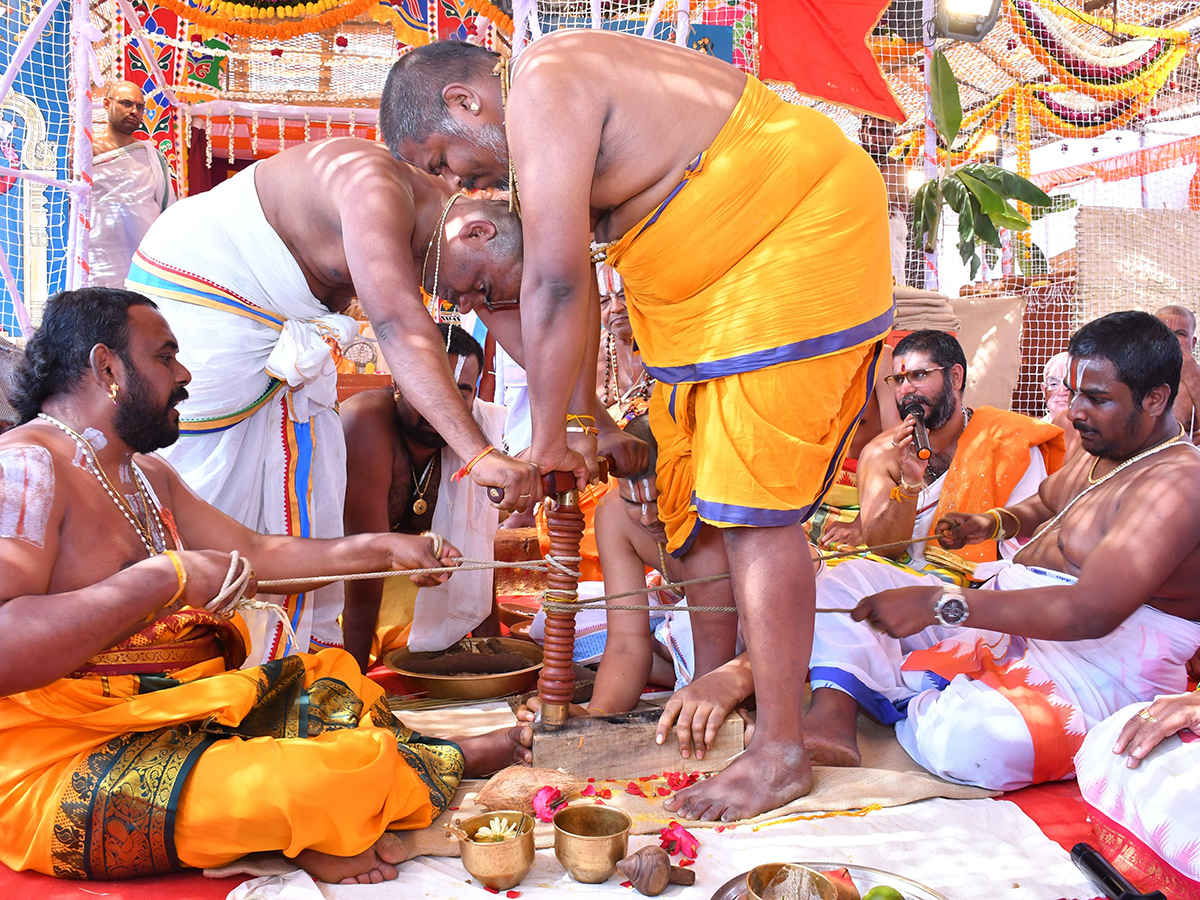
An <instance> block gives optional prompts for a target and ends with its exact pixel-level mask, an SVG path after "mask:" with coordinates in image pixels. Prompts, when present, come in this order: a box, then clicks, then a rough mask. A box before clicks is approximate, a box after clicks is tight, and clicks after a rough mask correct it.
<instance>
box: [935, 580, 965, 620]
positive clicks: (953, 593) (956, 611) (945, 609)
mask: <svg viewBox="0 0 1200 900" xmlns="http://www.w3.org/2000/svg"><path fill="white" fill-rule="evenodd" d="M970 612H971V610H970V607H968V606H967V596H966V594H964V593H963V589H962V588H960V587H959V586H958V585H957V584H948V585H946V586H945V587H943V588H942V596H941V597H940V598H939V599H938V602H937V605H935V606H934V607H933V614H934V615H935V616H936V617H937V620H938V621H939V622H941V623H942V624H943V625H948V626H950V627H952V628H953V627H955V626H957V625H961V624H963V622H965V621H967V615H968V614H969V613H970Z"/></svg>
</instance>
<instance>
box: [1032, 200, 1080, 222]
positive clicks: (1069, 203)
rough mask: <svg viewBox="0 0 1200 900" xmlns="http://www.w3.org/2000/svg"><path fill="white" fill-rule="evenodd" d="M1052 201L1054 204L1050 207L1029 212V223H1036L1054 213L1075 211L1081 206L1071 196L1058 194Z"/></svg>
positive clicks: (1036, 208) (1037, 208) (1035, 208)
mask: <svg viewBox="0 0 1200 900" xmlns="http://www.w3.org/2000/svg"><path fill="white" fill-rule="evenodd" d="M1050 199H1051V200H1052V201H1053V202H1052V203H1051V204H1050V205H1049V206H1035V207H1033V209H1031V210H1030V211H1029V221H1031V222H1036V221H1037V220H1038V219H1040V218H1042V216H1049V215H1052V214H1053V213H1057V212H1063V211H1065V210H1068V209H1074V208H1075V207H1076V206H1078V205H1079V201H1078V200H1076V199H1075V198H1074V197H1072V196H1070V195H1069V194H1056V195H1055V196H1053V197H1051V198H1050Z"/></svg>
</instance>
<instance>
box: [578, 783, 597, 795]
mask: <svg viewBox="0 0 1200 900" xmlns="http://www.w3.org/2000/svg"><path fill="white" fill-rule="evenodd" d="M579 796H581V797H595V796H596V786H595V785H594V784H589V785H588V786H587V787H585V788H584V789H583V790H582V791H580V792H579Z"/></svg>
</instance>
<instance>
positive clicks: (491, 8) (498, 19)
mask: <svg viewBox="0 0 1200 900" xmlns="http://www.w3.org/2000/svg"><path fill="white" fill-rule="evenodd" d="M466 5H467V6H469V7H470V8H471V9H473V10H475V12H476V13H478V14H479V15H481V16H483V17H484V18H486V19H487V20H488V21H489V22H491V23H492V24H493V25H495V26H496V27H497V28H499V29H500V30H501V31H503V32H505V33H506V34H509V35H511V34H512V33H513V28H514V25H513V20H512V17H511V16H507V15H505V14H504V12H503V11H502V10H501V9H500V8H499V7H498V6H496V5H495V4H494V3H490V2H488V0H466Z"/></svg>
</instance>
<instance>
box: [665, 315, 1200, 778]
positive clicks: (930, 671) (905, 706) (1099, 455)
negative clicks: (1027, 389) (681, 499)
mask: <svg viewBox="0 0 1200 900" xmlns="http://www.w3.org/2000/svg"><path fill="white" fill-rule="evenodd" d="M1069 353H1070V355H1071V360H1070V368H1069V372H1068V376H1067V383H1068V387H1069V389H1070V391H1071V403H1070V406H1069V408H1068V414H1069V416H1070V421H1071V424H1072V425H1073V426H1074V428H1075V429H1076V430H1077V431H1078V432H1079V434H1080V441H1081V445H1082V447H1083V448H1084V450H1085V451H1086V452H1085V453H1080V454H1076V456H1075V457H1073V458H1072V459H1071V460H1070V461H1068V463H1067V465H1066V466H1065V467H1064V468H1063V469H1061V470H1059V471H1058V472H1057V473H1055V474H1053V475H1051V476H1050V477H1049V478H1047V479H1046V480H1045V481H1044V482H1043V483H1042V487H1041V491H1040V493H1039V494H1037V495H1034V496H1032V497H1030V498H1028V499H1027V500H1024V501H1022V502H1021V503H1018V504H1016V505H1014V506H1012V507H1008V508H1004V507H1001V508H998V509H993V510H989V511H987V512H986V513H981V514H975V515H969V514H966V513H951V514H949V515H947V516H946V517H945V518H944V519H943V520H942V521H941V522H940V523H939V525H938V528H939V531H940V533H941V534H942V535H943V543H944V544H945V545H946V546H947V547H951V548H958V547H962V546H964V545H965V544H967V543H977V542H981V541H987V540H992V539H994V538H995V537H996V536H997V535H1004V534H1017V535H1019V536H1021V537H1023V538H1026V539H1030V540H1029V543H1028V544H1027V545H1026V546H1025V548H1024V549H1023V550H1022V551H1021V552H1020V553H1019V554H1017V556H1016V558H1015V559H1014V561H1013V562H1012V563H1007V562H999V563H994V564H990V566H991V567H990V568H989V567H985V566H980V567H979V569H977V570H976V571H977V576H979V577H986V576H988V575H989V574H991V573H992V572H994V575H993V576H992V577H991V579H990V580H989V581H987V582H986V584H984V585H983V586H982V587H981V588H979V589H976V590H966V591H964V590H962V589H961V588H958V587H955V586H951V585H946V584H943V583H941V582H939V581H938V580H937V579H936V578H935V577H934V576H927V577H926V578H925V579H924V582H925V583H922V584H917V585H913V584H912V582H911V581H907V580H900V579H901V577H904V576H902V575H901V576H897V575H896V574H894V573H897V572H899V571H900V570H897V569H894V568H893V567H891V566H888V565H886V564H883V563H875V562H872V561H870V560H862V561H855V562H849V563H842V564H838V565H836V566H832V567H831V568H830V569H829V570H828V571H827V572H826V573H823V574H822V575H821V576H819V578H818V585H819V587H818V593H819V598H820V602H821V605H822V606H833V607H842V608H844V609H845V610H846V611H847V612H850V611H851V610H853V613H852V615H851V616H846V615H839V614H836V613H831V614H828V615H824V616H821V617H820V621H819V622H818V625H817V639H816V642H815V645H814V651H813V663H812V666H813V668H812V678H813V682H814V685H815V684H816V683H817V681H818V679H819V678H820V679H822V680H823V681H824V683H825V684H826V685H829V686H827V687H823V688H821V689H819V690H815V691H814V695H813V709H812V711H810V713H809V715H808V717H807V718H806V720H805V724H806V726H807V728H808V730H809V734H808V737H809V738H810V740H812V739H814V738H815V739H817V741H818V743H819V747H816V748H814V750H815V752H814V759H819V760H820V761H822V762H825V763H827V764H830V765H837V764H853V763H854V762H856V761H857V757H858V750H857V746H856V743H855V722H856V719H857V715H858V711H859V708H860V707H862V708H863V709H864V710H866V711H867V712H868V713H870V714H871V715H873V716H874V717H875V718H877V719H880V720H881V721H884V722H895V723H896V733H897V737H899V739H900V743H901V744H902V745H903V746H904V748H905V749H906V750H907V751H908V752H909V754H910V755H911V756H912V757H913V758H914V759H915V760H916V761H917V762H919V763H920V764H921V765H922V766H924V767H925V768H927V769H929V770H930V771H932V772H934V773H936V774H938V775H940V776H942V777H944V778H949V779H951V780H955V781H961V782H965V783H968V784H977V785H981V786H983V787H987V788H992V789H995V790H1010V789H1014V788H1018V787H1022V786H1024V785H1028V784H1031V783H1037V782H1042V781H1052V780H1056V779H1061V778H1069V777H1070V776H1071V775H1072V773H1073V771H1074V769H1073V756H1074V754H1075V751H1076V750H1078V749H1079V746H1080V743H1081V742H1082V741H1083V737H1084V735H1085V734H1086V733H1087V731H1088V729H1089V728H1091V727H1092V726H1094V725H1096V724H1097V723H1099V722H1101V721H1102V720H1103V719H1105V718H1106V717H1107V716H1110V715H1112V714H1113V713H1114V712H1116V711H1117V710H1119V709H1121V708H1122V707H1124V706H1126V705H1127V704H1129V703H1132V702H1134V701H1138V700H1143V701H1144V700H1149V699H1152V698H1153V697H1155V696H1156V695H1158V694H1171V693H1177V692H1178V691H1180V690H1182V689H1183V687H1184V686H1185V685H1186V682H1187V675H1186V672H1185V663H1186V661H1187V660H1188V659H1189V658H1190V657H1191V656H1192V654H1193V653H1195V651H1196V648H1197V647H1198V646H1200V597H1198V595H1197V590H1196V585H1197V583H1198V582H1197V578H1198V577H1200V452H1198V451H1197V450H1196V448H1195V447H1193V446H1192V445H1190V444H1188V443H1187V442H1186V441H1183V440H1181V429H1180V426H1179V423H1178V422H1177V421H1176V419H1175V417H1174V415H1173V414H1172V412H1171V402H1172V400H1173V399H1174V396H1175V392H1176V389H1177V385H1178V377H1179V363H1180V352H1179V345H1178V344H1177V343H1176V341H1175V339H1174V338H1173V336H1172V335H1171V333H1170V332H1169V331H1168V330H1167V328H1166V327H1165V326H1164V325H1163V324H1162V323H1161V322H1159V321H1158V320H1156V319H1155V318H1154V317H1153V316H1151V315H1149V314H1147V313H1143V312H1122V313H1113V314H1111V315H1108V316H1105V317H1103V318H1102V319H1097V320H1096V321H1094V322H1091V323H1089V324H1087V325H1085V326H1084V327H1083V328H1081V329H1080V330H1079V331H1078V332H1077V333H1076V334H1075V336H1074V337H1073V338H1072V339H1071V343H1070V348H1069ZM898 584H907V585H909V586H905V587H900V588H896V585H898ZM864 597H865V599H862V600H861V602H859V598H864ZM719 671H720V670H718V672H719ZM714 675H717V673H714ZM737 676H738V673H737V672H733V674H732V675H730V674H721V675H717V677H715V678H714V679H713V682H714V688H713V689H708V688H706V687H705V686H704V685H703V684H702V682H703V681H704V679H701V680H700V681H698V682H696V683H695V684H693V685H692V686H690V687H689V688H688V689H687V690H688V691H689V692H690V693H689V694H688V695H687V696H684V697H682V698H680V699H679V700H673V701H672V702H673V703H674V704H675V705H676V707H677V708H681V709H682V712H683V715H684V718H685V720H688V717H689V716H691V715H693V709H694V707H695V704H696V701H697V699H698V698H704V697H706V696H710V695H713V694H714V693H716V694H718V695H720V696H722V697H725V696H726V695H727V694H728V693H729V688H728V682H730V681H731V680H734V679H736V677H737ZM747 688H748V685H747V684H746V681H745V678H744V677H743V678H742V681H741V682H740V683H739V684H738V686H737V690H736V692H741V693H744V692H745V691H746V690H747ZM818 695H819V696H818ZM730 702H732V701H729V700H726V701H725V703H726V705H729V703H730ZM672 712H674V710H672ZM667 724H669V723H668V722H664V726H663V729H662V730H663V731H664V733H665V728H666V725H667Z"/></svg>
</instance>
